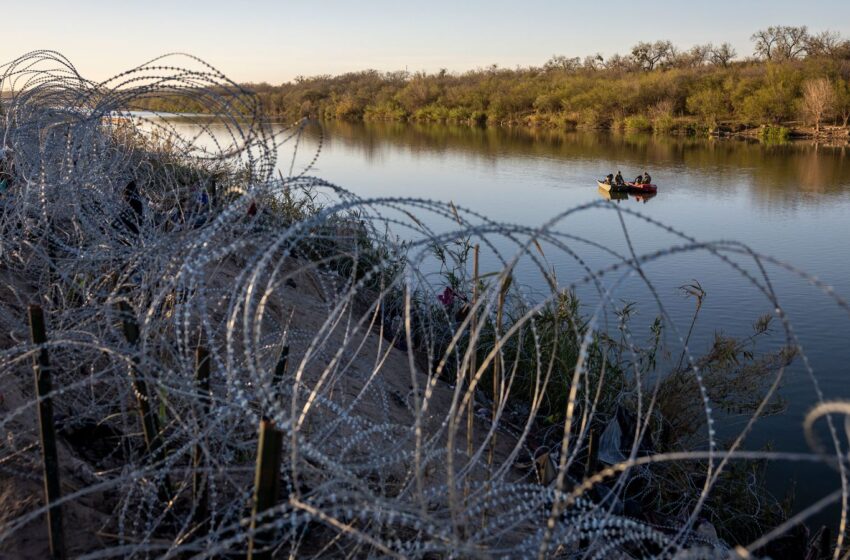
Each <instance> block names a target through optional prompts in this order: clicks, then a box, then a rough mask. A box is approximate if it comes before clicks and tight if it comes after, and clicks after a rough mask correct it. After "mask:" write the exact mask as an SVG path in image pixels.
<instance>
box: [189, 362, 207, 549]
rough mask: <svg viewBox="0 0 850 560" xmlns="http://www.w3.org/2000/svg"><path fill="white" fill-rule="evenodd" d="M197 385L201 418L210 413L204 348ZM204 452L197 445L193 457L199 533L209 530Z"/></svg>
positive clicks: (193, 484)
mask: <svg viewBox="0 0 850 560" xmlns="http://www.w3.org/2000/svg"><path fill="white" fill-rule="evenodd" d="M195 385H196V389H197V391H198V401H199V402H200V403H201V418H206V417H207V416H208V415H209V413H210V404H211V399H210V354H209V352H208V351H207V349H206V348H204V347H203V346H198V349H197V351H196V353H195ZM203 458H204V456H203V451H202V449H201V444H200V442H197V443H195V449H194V453H193V457H192V467H193V470H192V500H193V502H194V504H195V517H194V522H195V524H196V525H200V527H199V532H201V533H206V532H207V529H208V528H209V524H208V520H207V517H208V516H209V497H208V495H207V476H208V475H206V474H204V473H202V472H201V471H202V470H203V469H202V465H203V462H204V461H203Z"/></svg>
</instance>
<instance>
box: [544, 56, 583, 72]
mask: <svg viewBox="0 0 850 560" xmlns="http://www.w3.org/2000/svg"><path fill="white" fill-rule="evenodd" d="M580 67H581V59H580V58H579V57H577V56H576V57H574V58H567V57H566V56H564V55H553V56H552V58H550V59H549V60H547V61H546V64H544V65H543V69H544V70H546V71H547V72H551V71H553V70H561V71H563V72H572V71H575V70H578V69H579V68H580Z"/></svg>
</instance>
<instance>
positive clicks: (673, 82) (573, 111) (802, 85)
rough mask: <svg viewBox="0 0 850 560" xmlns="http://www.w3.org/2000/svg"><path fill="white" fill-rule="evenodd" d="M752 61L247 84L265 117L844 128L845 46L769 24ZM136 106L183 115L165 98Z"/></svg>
mask: <svg viewBox="0 0 850 560" xmlns="http://www.w3.org/2000/svg"><path fill="white" fill-rule="evenodd" d="M752 40H753V43H754V52H753V54H752V56H749V57H747V58H744V59H739V58H738V56H737V53H736V52H735V50H734V49H733V48H732V47H731V46H730V45H729V44H728V43H724V44H722V45H720V46H714V45H711V44H708V45H697V46H694V47H692V48H691V49H688V50H681V49H678V48H676V47H675V46H674V45H673V44H672V43H670V42H669V41H656V42H655V43H643V42H641V43H638V44H636V45H635V46H634V47H633V48H632V49H631V52H630V53H629V54H627V55H619V54H615V55H613V56H611V57H609V58H608V59H605V58H603V57H602V56H601V55H591V56H588V57H586V58H584V59H579V58H569V57H566V56H553V57H552V58H551V59H550V60H549V61H548V62H546V63H545V64H544V65H543V66H541V67H528V68H516V69H506V68H499V67H498V66H496V65H493V66H490V67H488V68H483V69H477V70H473V71H469V72H465V73H462V74H454V73H449V72H447V71H445V70H441V71H440V72H437V73H433V74H429V73H423V72H417V73H414V74H410V73H408V72H378V71H376V70H365V71H362V72H352V73H347V74H343V75H340V76H315V77H310V78H305V77H299V78H297V79H295V80H294V81H292V82H288V83H284V84H281V85H279V86H272V85H269V84H266V83H261V84H248V87H250V88H251V89H253V90H254V91H256V92H257V94H258V96H259V100H260V103H261V104H262V105H263V107H264V109H265V110H266V111H267V112H268V113H269V114H270V115H272V116H277V117H280V118H285V119H295V118H299V117H303V116H310V117H315V118H321V119H346V120H415V121H432V122H434V121H447V122H463V123H477V124H485V123H486V124H525V125H532V126H537V125H547V126H558V127H565V128H572V127H588V128H626V129H633V130H657V131H670V130H708V129H712V128H716V127H718V126H727V127H731V128H742V127H748V126H755V125H762V124H782V123H787V122H790V121H801V122H804V123H806V124H811V125H812V126H815V127H817V128H819V127H820V125H821V124H823V123H834V124H841V125H844V126H847V123H848V120H849V119H850V41H848V40H846V39H844V38H843V37H841V36H840V35H839V34H837V33H834V32H828V31H827V32H822V33H817V34H812V33H810V32H809V31H808V30H807V29H806V27H788V26H777V27H769V28H767V29H764V30H761V31H758V32H757V33H755V34H753V36H752ZM148 102H149V105H148V106H147V108H151V109H157V110H187V109H188V108H184V107H181V106H180V101H179V99H177V98H169V99H162V98H160V99H155V100H148Z"/></svg>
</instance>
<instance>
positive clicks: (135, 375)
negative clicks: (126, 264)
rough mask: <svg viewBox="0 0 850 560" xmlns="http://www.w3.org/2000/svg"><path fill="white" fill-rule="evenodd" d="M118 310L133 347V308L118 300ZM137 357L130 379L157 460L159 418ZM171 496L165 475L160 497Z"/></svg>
mask: <svg viewBox="0 0 850 560" xmlns="http://www.w3.org/2000/svg"><path fill="white" fill-rule="evenodd" d="M118 310H119V311H120V312H121V325H122V328H123V330H124V337H125V338H126V339H127V342H129V343H130V345H131V346H132V347H133V348H134V349H135V348H137V346H138V344H139V326H138V325H137V324H136V319H135V316H134V315H133V310H132V308H131V307H130V304H128V303H127V302H126V301H123V300H122V301H120V302H118ZM138 363H139V357H138V355H135V356H133V364H132V365H131V366H130V381H131V382H132V384H133V392H134V393H135V394H136V403H137V404H138V406H139V414H140V415H141V416H142V430H143V432H144V435H145V448H146V449H147V452H148V459H150V460H151V461H152V462H154V463H155V462H157V461H159V460H160V459H161V458H162V455H163V453H162V452H161V451H162V449H161V445H162V439H161V438H160V429H159V419H158V418H157V416H156V413H155V412H154V410H153V407H151V400H150V394H149V393H148V387H147V384H146V383H145V380H144V379H142V378H141V376H140V375H139V371H138V367H137V366H138ZM171 496H172V492H171V483H170V481H169V479H168V476H167V475H166V476H165V477H164V479H163V484H162V486H161V487H160V499H162V500H163V501H166V502H168V501H170V500H171Z"/></svg>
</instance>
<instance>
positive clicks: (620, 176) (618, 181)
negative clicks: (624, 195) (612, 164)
mask: <svg viewBox="0 0 850 560" xmlns="http://www.w3.org/2000/svg"><path fill="white" fill-rule="evenodd" d="M614 183H615V184H617V185H622V184H623V174H622V173H620V171H619V170H618V171H617V176H616V177H614Z"/></svg>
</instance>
